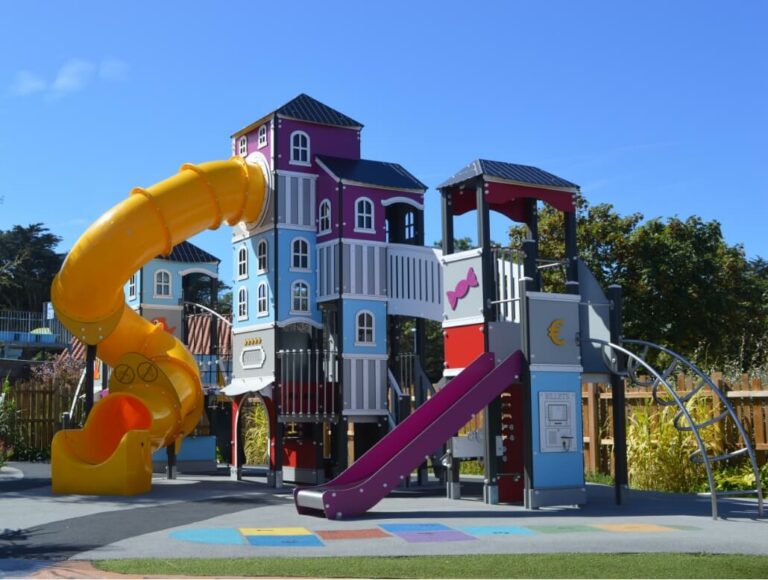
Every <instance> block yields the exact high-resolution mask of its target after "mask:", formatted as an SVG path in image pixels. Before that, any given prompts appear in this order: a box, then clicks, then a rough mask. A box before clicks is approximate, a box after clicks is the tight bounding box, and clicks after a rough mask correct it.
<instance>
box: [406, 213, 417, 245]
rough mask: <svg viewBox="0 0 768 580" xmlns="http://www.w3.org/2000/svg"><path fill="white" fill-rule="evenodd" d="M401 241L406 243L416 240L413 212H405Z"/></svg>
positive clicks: (414, 215) (414, 214)
mask: <svg viewBox="0 0 768 580" xmlns="http://www.w3.org/2000/svg"><path fill="white" fill-rule="evenodd" d="M408 218H410V222H409V221H408ZM409 234H410V235H409ZM403 239H404V240H406V241H407V240H413V239H416V212H414V211H407V212H405V215H404V216H403Z"/></svg>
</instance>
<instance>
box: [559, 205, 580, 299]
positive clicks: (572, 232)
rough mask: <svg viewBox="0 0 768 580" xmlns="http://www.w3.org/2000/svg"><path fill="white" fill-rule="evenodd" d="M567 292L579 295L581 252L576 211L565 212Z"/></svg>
mask: <svg viewBox="0 0 768 580" xmlns="http://www.w3.org/2000/svg"><path fill="white" fill-rule="evenodd" d="M563 222H564V223H565V259H566V264H565V292H566V293H567V294H578V293H579V251H578V248H577V242H576V211H575V208H574V211H572V212H565V213H564V215H563Z"/></svg>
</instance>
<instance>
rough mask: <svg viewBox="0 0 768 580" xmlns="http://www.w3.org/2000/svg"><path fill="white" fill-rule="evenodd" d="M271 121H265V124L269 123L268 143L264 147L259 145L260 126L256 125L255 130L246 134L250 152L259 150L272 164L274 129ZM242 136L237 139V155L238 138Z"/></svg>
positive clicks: (236, 148)
mask: <svg viewBox="0 0 768 580" xmlns="http://www.w3.org/2000/svg"><path fill="white" fill-rule="evenodd" d="M271 123H272V122H271V121H265V124H266V125H267V144H266V145H265V146H264V147H259V127H256V129H254V130H253V131H251V132H250V133H246V136H247V137H248V149H247V150H248V153H253V152H254V151H258V152H259V153H261V154H262V155H263V156H264V157H266V158H267V161H268V162H269V163H270V164H271V163H272V129H271ZM239 139H240V137H238V138H237V139H235V155H237V152H238V144H237V142H238V140H239Z"/></svg>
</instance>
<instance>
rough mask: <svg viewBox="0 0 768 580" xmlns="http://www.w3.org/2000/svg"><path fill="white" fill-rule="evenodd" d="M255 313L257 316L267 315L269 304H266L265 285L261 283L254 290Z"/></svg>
mask: <svg viewBox="0 0 768 580" xmlns="http://www.w3.org/2000/svg"><path fill="white" fill-rule="evenodd" d="M256 313H257V315H258V316H266V315H267V314H269V303H268V302H267V283H266V282H262V283H261V284H259V286H258V288H257V289H256Z"/></svg>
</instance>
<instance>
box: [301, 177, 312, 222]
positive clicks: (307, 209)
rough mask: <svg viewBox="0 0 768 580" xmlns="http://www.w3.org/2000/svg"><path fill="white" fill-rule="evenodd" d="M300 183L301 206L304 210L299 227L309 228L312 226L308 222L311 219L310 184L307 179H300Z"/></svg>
mask: <svg viewBox="0 0 768 580" xmlns="http://www.w3.org/2000/svg"><path fill="white" fill-rule="evenodd" d="M301 181H302V183H301V193H302V195H301V205H302V207H303V208H304V215H303V219H302V220H301V225H303V226H310V225H313V224H312V223H311V222H310V218H311V217H312V191H311V187H312V182H311V181H310V180H309V179H302V180H301Z"/></svg>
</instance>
